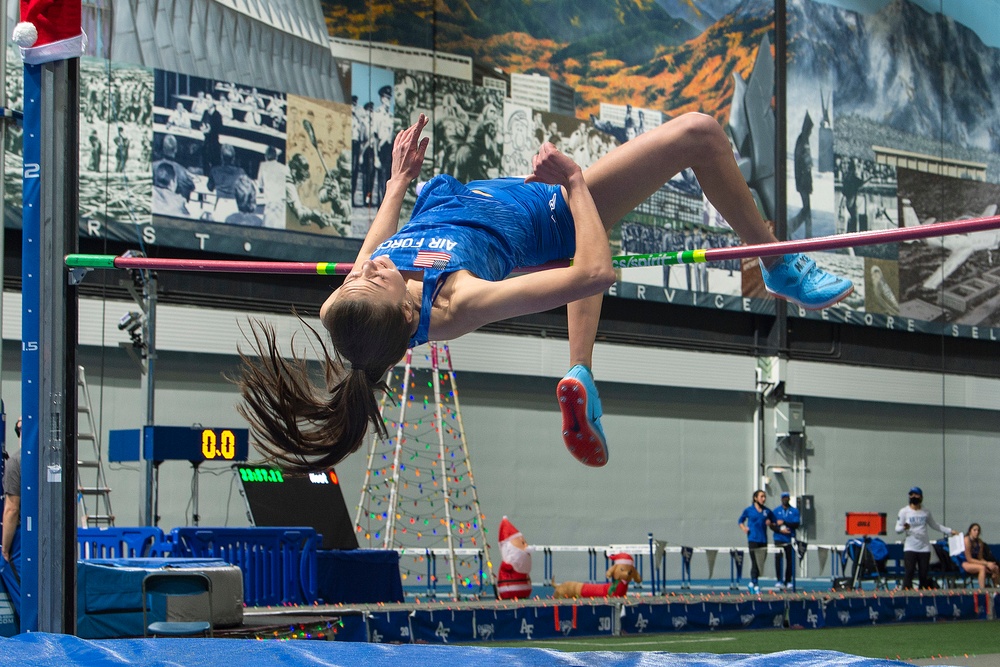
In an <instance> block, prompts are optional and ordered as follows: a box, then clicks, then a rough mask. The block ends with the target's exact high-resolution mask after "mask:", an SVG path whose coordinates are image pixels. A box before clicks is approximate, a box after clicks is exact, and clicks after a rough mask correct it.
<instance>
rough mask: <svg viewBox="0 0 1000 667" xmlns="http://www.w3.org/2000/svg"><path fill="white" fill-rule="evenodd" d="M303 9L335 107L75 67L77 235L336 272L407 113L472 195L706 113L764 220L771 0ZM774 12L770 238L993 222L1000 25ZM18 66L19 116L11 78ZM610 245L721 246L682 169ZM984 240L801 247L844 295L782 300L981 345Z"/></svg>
mask: <svg viewBox="0 0 1000 667" xmlns="http://www.w3.org/2000/svg"><path fill="white" fill-rule="evenodd" d="M206 1H212V0H206ZM317 3H318V5H319V6H320V8H321V9H322V12H323V16H324V19H325V26H323V27H324V28H325V29H326V31H327V32H328V34H329V35H330V38H331V41H330V43H331V54H332V58H333V59H334V61H335V67H334V70H335V71H336V72H337V76H338V78H339V81H340V85H341V88H342V89H343V91H344V95H345V99H337V100H318V99H313V98H309V97H303V96H300V95H294V94H290V93H286V92H283V91H280V90H265V89H263V88H260V87H256V86H254V85H253V84H252V83H250V82H247V81H231V80H222V79H210V78H202V77H196V76H191V75H187V74H181V73H177V72H171V71H166V70H160V69H156V70H151V69H146V68H142V67H138V66H135V65H130V64H128V63H119V62H114V63H112V62H110V61H108V60H104V59H100V58H95V57H85V58H84V59H83V60H82V63H81V83H80V95H81V99H80V103H81V105H80V118H81V125H80V165H81V170H80V173H81V186H80V187H81V198H80V201H81V223H80V224H81V234H85V235H87V236H91V237H100V236H102V235H106V236H108V237H110V238H115V239H118V240H126V241H134V240H136V239H139V240H141V241H142V242H144V243H149V244H162V245H170V246H175V247H181V248H188V249H192V250H213V251H216V252H228V253H235V254H239V253H242V254H249V255H260V256H267V257H271V258H279V259H281V258H284V259H292V258H294V259H307V258H314V259H317V260H333V261H337V260H348V261H349V259H351V258H352V257H353V252H354V249H355V248H356V243H357V242H356V239H360V238H363V237H364V235H365V233H366V232H367V230H368V227H369V226H370V224H371V221H372V219H373V218H374V215H375V211H376V210H377V208H378V205H379V203H380V201H381V199H382V196H383V193H384V188H385V182H386V180H387V179H388V178H389V175H390V169H391V146H392V141H393V138H394V137H395V134H396V133H398V132H399V131H400V130H401V129H403V128H405V127H406V126H408V125H409V124H411V123H412V122H413V120H414V119H415V118H416V117H417V115H418V114H420V113H424V114H427V115H428V116H429V117H430V118H431V121H432V122H431V125H429V126H428V131H429V133H430V135H431V144H430V148H429V150H428V157H427V160H426V162H425V165H424V169H423V171H422V174H421V177H420V178H421V179H422V180H426V179H429V178H431V177H432V176H433V175H435V174H440V173H448V174H451V175H453V176H455V177H456V178H458V179H459V180H462V181H469V180H474V179H481V178H491V177H495V176H501V175H519V174H524V173H526V172H528V171H529V170H530V160H531V156H532V155H533V154H534V153H535V151H537V150H538V147H539V146H540V145H541V143H542V142H543V141H551V142H553V143H555V144H556V145H557V146H558V147H559V148H560V149H561V150H562V151H564V152H566V153H567V154H569V155H570V156H572V157H573V158H574V159H575V160H576V161H577V162H578V163H580V164H581V165H582V166H584V167H586V166H588V165H589V164H592V163H593V162H594V161H596V160H597V159H598V158H599V157H600V156H602V155H604V154H605V153H607V152H608V151H610V150H612V149H613V148H614V147H615V146H617V145H620V144H622V143H624V142H627V141H629V140H631V139H633V138H635V137H636V136H638V135H640V134H642V133H643V132H646V131H648V130H650V129H652V128H654V127H656V126H657V125H659V124H661V123H663V122H666V121H667V120H669V119H670V118H672V117H674V116H676V115H678V114H680V113H684V112H687V111H703V112H705V113H708V114H710V115H712V116H713V117H715V118H716V119H717V120H718V121H719V122H720V124H722V125H723V127H724V128H725V130H726V132H727V134H728V135H729V137H730V139H731V141H732V146H733V151H734V155H735V157H736V159H737V162H738V163H739V165H740V168H741V171H742V172H743V174H744V177H745V178H746V181H747V184H748V186H749V187H750V189H751V192H752V193H753V195H754V198H755V200H756V202H757V204H758V207H759V209H760V210H761V212H762V214H763V215H764V217H765V219H768V220H773V219H774V218H775V217H776V216H777V214H778V211H779V208H780V207H779V206H778V201H777V194H776V179H777V178H778V177H779V169H778V168H777V167H778V165H777V164H776V163H775V162H776V161H775V154H774V145H775V139H776V128H777V118H776V115H775V108H774V105H773V101H774V97H773V95H774V81H775V62H774V52H775V51H774V46H773V44H772V40H773V37H774V33H773V27H774V26H773V24H774V3H773V2H771V1H770V0H702V1H698V2H688V1H686V0H656V1H655V2H638V3H637V2H624V1H621V0H619V1H615V2H607V3H578V2H572V1H570V0H551V1H549V2H545V3H524V2H522V1H521V0H490V1H487V0H464V1H463V2H456V1H453V0H437V1H435V2H431V0H396V1H394V2H388V1H376V0H350V1H347V2H332V1H328V0H317ZM984 4H985V5H989V6H993V7H994V8H995V9H1000V2H997V0H989V2H986V3H984ZM222 11H228V10H222ZM786 11H787V16H788V31H787V37H788V42H787V87H786V93H787V107H786V110H787V113H786V118H785V127H786V136H785V142H786V147H787V152H786V155H785V157H784V164H783V165H782V166H783V167H784V169H785V177H784V186H785V193H786V201H785V207H786V213H787V226H786V227H787V237H788V238H790V239H800V238H809V237H815V236H826V235H830V234H843V233H847V232H853V231H864V230H877V229H887V228H892V227H898V226H909V225H917V224H932V223H933V222H935V221H939V220H950V219H957V218H961V217H973V216H982V215H992V214H995V213H996V210H997V206H998V204H1000V199H998V197H997V190H996V188H997V187H998V186H996V185H993V184H995V183H998V182H1000V157H998V155H1000V152H998V150H997V149H998V148H1000V105H991V104H990V103H989V100H993V99H998V96H1000V49H998V48H997V47H998V46H1000V44H998V43H985V42H984V39H992V40H994V42H995V39H996V38H995V37H993V35H995V34H1000V33H998V32H997V31H996V30H993V29H992V28H995V27H997V26H996V25H995V24H996V23H997V22H998V19H996V18H993V17H995V16H998V15H1000V13H997V12H992V13H990V12H987V11H985V10H981V11H980V12H979V13H978V14H976V16H972V15H971V14H970V12H972V11H973V10H970V9H969V7H968V5H967V4H963V3H958V2H954V1H952V2H945V1H943V0H933V1H931V0H891V1H890V0H787V2H786ZM938 11H943V13H936V12H938ZM431 27H433V30H432V29H430V28H431ZM135 31H138V32H141V30H140V27H139V26H136V27H135V30H134V32H135ZM977 31H978V32H977ZM983 35H986V37H985V38H984V37H983ZM154 37H155V36H154ZM108 38H109V39H113V38H114V35H111V36H109V37H108ZM945 43H947V45H948V47H947V48H944V47H942V46H934V45H942V44H945ZM10 55H11V56H12V57H11V58H10V59H9V60H8V71H7V76H6V80H7V85H8V94H9V95H10V96H11V105H12V106H15V107H17V106H19V105H20V100H19V98H20V87H19V86H20V76H21V66H20V63H19V61H18V59H17V57H16V56H15V55H14V54H13V52H11V53H10ZM177 66H178V68H179V69H187V70H189V71H191V70H193V69H194V68H193V67H185V63H183V62H179V63H178V65H177ZM348 91H349V95H348ZM7 146H8V149H9V150H8V154H7V161H6V165H5V169H6V174H7V183H8V191H7V193H8V194H7V205H8V207H10V208H11V209H13V210H17V209H19V207H20V182H19V178H18V177H19V173H20V158H19V151H20V148H19V147H20V139H19V137H18V134H17V131H16V130H15V131H12V132H10V133H9V134H8V138H7ZM413 201H414V200H413V195H412V193H411V194H410V195H409V197H408V199H407V201H406V202H405V203H404V206H403V217H404V218H405V217H406V216H407V215H408V212H409V210H410V209H411V207H412V205H413ZM317 237H323V238H324V239H325V240H324V241H322V242H321V243H319V244H317V243H316V238H317ZM339 239H355V241H353V242H352V243H350V244H345V243H341V242H340V241H339ZM611 241H612V244H613V251H614V252H615V254H632V253H636V254H637V253H651V252H662V251H669V250H692V249H698V248H718V247H727V246H731V245H735V244H738V243H739V239H738V237H737V236H736V234H735V233H734V232H733V231H732V230H731V229H730V227H729V225H728V224H727V223H726V221H725V220H724V219H723V218H722V217H721V216H720V215H719V213H718V212H717V211H716V210H715V209H714V208H713V207H712V206H711V205H710V204H709V203H708V202H707V200H706V199H705V197H704V195H703V194H702V191H701V188H700V186H699V185H698V182H697V179H696V178H695V177H694V175H693V173H691V172H683V173H680V174H677V175H676V176H675V177H674V178H673V179H672V180H671V181H670V182H668V183H667V184H666V185H664V186H663V187H662V188H661V189H660V190H659V191H658V192H657V193H656V194H655V195H654V196H653V197H651V198H650V199H649V200H648V201H647V202H644V203H643V204H642V205H640V206H639V207H638V208H637V209H636V210H635V211H633V212H632V213H631V214H629V215H628V216H627V217H626V219H625V220H624V221H623V222H622V224H621V225H620V226H619V227H618V228H616V230H615V232H614V233H613V236H612V239H611ZM262 249H263V250H262ZM998 249H1000V235H998V234H994V233H989V232H983V233H980V234H975V235H971V236H969V237H968V238H966V237H949V238H947V239H945V240H944V241H941V240H930V241H914V242H909V243H905V244H900V245H898V246H897V245H883V246H873V247H864V248H857V249H853V250H845V251H841V252H828V253H818V254H817V255H815V257H814V258H815V259H816V260H817V262H818V263H819V264H820V265H821V266H823V267H824V268H827V269H830V270H833V271H836V272H838V273H840V274H843V275H846V276H847V277H849V278H851V279H852V280H854V282H855V285H856V291H855V293H854V294H853V295H852V296H851V297H850V298H849V299H848V300H846V301H845V302H843V303H841V304H839V305H838V306H837V307H834V308H831V309H829V310H828V311H824V312H822V313H805V312H803V311H799V310H798V309H791V310H790V312H791V314H792V315H793V316H800V317H814V318H819V317H821V318H824V319H829V320H833V321H839V322H846V323H852V324H861V325H869V326H876V327H883V328H892V329H901V330H911V331H924V332H941V331H944V332H945V333H946V334H947V335H954V336H967V337H977V338H986V339H990V340H995V339H997V338H998V337H1000V273H998V272H997V271H994V268H998V269H1000V267H997V266H996V265H994V257H995V256H998V255H997V251H998ZM348 255H349V256H348ZM997 261H1000V259H998V260H997ZM994 273H998V275H997V276H994ZM613 291H614V293H615V294H616V295H617V296H623V297H627V298H635V299H646V300H656V301H664V302H670V303H684V304H689V305H700V306H705V307H710V308H715V309H728V310H739V311H751V312H761V313H769V312H773V311H774V307H775V305H774V302H773V300H772V299H770V298H769V297H768V296H767V295H766V293H765V292H764V291H763V288H762V285H761V280H760V273H759V269H758V266H757V262H756V261H755V260H744V261H731V262H728V263H725V264H722V263H716V264H710V265H704V264H702V265H695V266H678V267H636V268H628V269H623V270H622V272H621V279H620V282H619V283H618V284H617V285H616V286H615V287H614V288H613Z"/></svg>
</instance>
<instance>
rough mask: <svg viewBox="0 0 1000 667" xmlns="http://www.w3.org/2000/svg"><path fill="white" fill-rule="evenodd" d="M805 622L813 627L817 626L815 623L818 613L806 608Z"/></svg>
mask: <svg viewBox="0 0 1000 667" xmlns="http://www.w3.org/2000/svg"><path fill="white" fill-rule="evenodd" d="M806 623H808V624H809V625H811V626H813V627H814V628H815V627H817V625H818V624H819V614H817V613H816V612H815V611H813V610H812V609H811V608H810V609H807V610H806Z"/></svg>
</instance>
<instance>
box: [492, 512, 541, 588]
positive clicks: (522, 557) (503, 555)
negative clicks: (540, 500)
mask: <svg viewBox="0 0 1000 667" xmlns="http://www.w3.org/2000/svg"><path fill="white" fill-rule="evenodd" d="M531 551H532V549H531V547H529V546H528V543H527V542H526V541H525V539H524V536H523V535H521V533H520V531H518V529H517V528H515V527H514V524H512V523H511V522H510V521H509V520H508V519H507V517H504V518H503V520H502V521H500V559H501V562H500V574H499V576H498V577H497V597H499V598H500V599H501V600H516V599H518V598H529V597H531Z"/></svg>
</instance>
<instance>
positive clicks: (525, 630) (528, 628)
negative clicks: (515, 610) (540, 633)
mask: <svg viewBox="0 0 1000 667" xmlns="http://www.w3.org/2000/svg"><path fill="white" fill-rule="evenodd" d="M534 631H535V624H534V623H528V619H526V618H522V619H521V634H522V635H524V638H525V639H531V633H532V632H534Z"/></svg>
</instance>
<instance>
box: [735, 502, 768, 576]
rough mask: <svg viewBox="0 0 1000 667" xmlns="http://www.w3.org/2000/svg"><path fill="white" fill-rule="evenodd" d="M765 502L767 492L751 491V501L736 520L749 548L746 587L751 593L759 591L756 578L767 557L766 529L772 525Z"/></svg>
mask: <svg viewBox="0 0 1000 667" xmlns="http://www.w3.org/2000/svg"><path fill="white" fill-rule="evenodd" d="M766 502H767V494H766V493H764V492H763V491H761V490H760V489H758V490H756V491H754V492H753V502H752V503H751V504H750V506H749V507H747V508H746V509H745V510H743V513H742V514H740V518H739V519H738V520H737V521H736V523H737V525H739V527H740V530H742V531H743V532H744V533H746V536H747V547H748V548H749V549H750V585H749V586H748V589H749V590H750V592H751V593H759V592H760V585H759V584H758V583H757V580H758V579H759V578H760V571H761V568H762V567H763V565H764V559H765V558H766V557H767V529H768V526H772V525H774V514H773V513H772V512H771V510H769V509H768V508H767V507H765V506H764V503H766Z"/></svg>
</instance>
